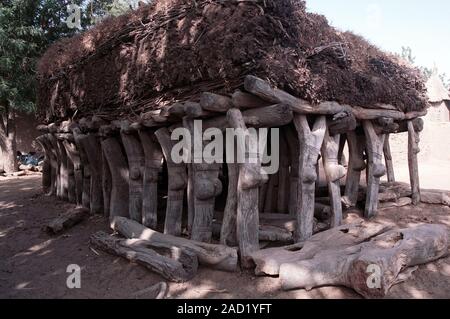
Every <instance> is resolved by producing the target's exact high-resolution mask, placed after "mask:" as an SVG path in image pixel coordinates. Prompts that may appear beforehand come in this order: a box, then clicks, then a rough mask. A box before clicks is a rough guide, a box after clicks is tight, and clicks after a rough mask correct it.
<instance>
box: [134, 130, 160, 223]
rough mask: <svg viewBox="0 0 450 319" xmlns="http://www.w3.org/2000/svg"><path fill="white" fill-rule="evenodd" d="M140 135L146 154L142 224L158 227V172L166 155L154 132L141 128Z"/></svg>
mask: <svg viewBox="0 0 450 319" xmlns="http://www.w3.org/2000/svg"><path fill="white" fill-rule="evenodd" d="M139 137H140V139H141V143H142V146H143V148H144V154H145V168H144V187H143V194H142V196H143V198H142V224H143V225H144V226H146V227H149V228H152V229H156V226H157V222H158V174H159V172H160V171H161V170H162V165H163V160H164V155H163V153H162V150H161V146H159V144H158V141H157V140H156V136H155V133H154V132H152V131H146V130H143V129H140V130H139Z"/></svg>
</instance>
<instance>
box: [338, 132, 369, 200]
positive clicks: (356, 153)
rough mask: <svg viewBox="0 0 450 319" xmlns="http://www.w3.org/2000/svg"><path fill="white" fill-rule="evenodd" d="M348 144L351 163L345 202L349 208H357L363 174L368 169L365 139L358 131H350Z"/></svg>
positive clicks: (346, 184)
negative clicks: (365, 159)
mask: <svg viewBox="0 0 450 319" xmlns="http://www.w3.org/2000/svg"><path fill="white" fill-rule="evenodd" d="M347 143H348V149H349V163H348V170H347V182H346V183H345V196H344V197H343V202H344V204H345V205H346V206H347V207H355V206H356V204H357V201H358V191H359V182H360V180H361V172H362V171H363V170H364V169H365V168H366V162H365V161H364V150H365V148H366V146H365V137H364V135H362V134H358V133H357V132H356V131H350V132H347Z"/></svg>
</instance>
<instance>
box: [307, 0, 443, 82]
mask: <svg viewBox="0 0 450 319" xmlns="http://www.w3.org/2000/svg"><path fill="white" fill-rule="evenodd" d="M307 6H308V9H309V11H311V12H316V13H321V14H323V15H325V16H326V17H327V18H328V20H329V21H330V23H331V24H332V25H333V26H335V27H336V28H338V29H340V30H350V31H353V32H355V33H357V34H360V35H362V36H364V37H365V38H367V39H368V40H369V41H370V42H372V43H373V44H375V45H377V46H378V47H380V48H381V49H384V50H387V51H391V52H398V53H399V52H401V47H402V46H410V47H411V48H412V50H413V55H415V56H416V64H418V65H423V66H427V67H433V65H434V64H436V65H437V67H438V69H439V71H440V72H441V73H446V74H447V76H450V1H448V0H427V1H424V0H341V1H339V0H307Z"/></svg>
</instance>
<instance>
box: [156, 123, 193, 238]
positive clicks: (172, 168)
mask: <svg viewBox="0 0 450 319" xmlns="http://www.w3.org/2000/svg"><path fill="white" fill-rule="evenodd" d="M155 135H156V137H157V138H158V141H159V144H160V145H161V148H162V151H163V154H164V158H165V159H166V163H167V172H168V177H169V185H168V195H167V210H166V220H165V223H164V233H165V234H168V235H174V236H180V235H181V221H182V215H183V198H184V190H185V189H186V186H187V174H186V165H185V164H184V163H181V164H176V163H175V162H174V161H173V159H172V155H171V152H172V148H173V146H174V145H175V141H172V140H171V138H170V132H169V130H168V129H167V128H165V127H163V128H160V129H159V130H157V131H156V132H155Z"/></svg>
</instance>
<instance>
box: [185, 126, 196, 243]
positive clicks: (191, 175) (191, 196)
mask: <svg viewBox="0 0 450 319" xmlns="http://www.w3.org/2000/svg"><path fill="white" fill-rule="evenodd" d="M183 126H184V127H185V128H187V129H188V130H189V132H190V133H191V141H190V143H191V149H190V154H189V156H190V159H191V161H190V163H186V166H187V170H188V184H187V205H188V227H187V228H188V232H189V234H192V226H193V225H194V216H195V190H194V187H195V165H194V163H193V160H192V159H193V158H194V147H193V145H194V119H193V118H190V117H184V118H183Z"/></svg>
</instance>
